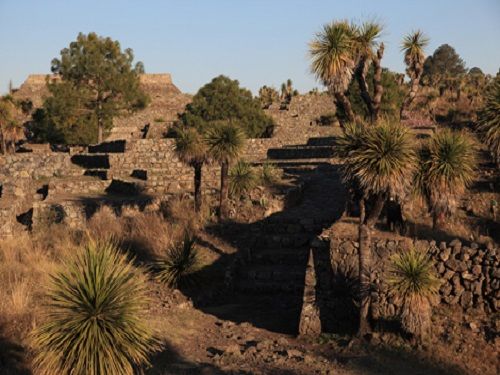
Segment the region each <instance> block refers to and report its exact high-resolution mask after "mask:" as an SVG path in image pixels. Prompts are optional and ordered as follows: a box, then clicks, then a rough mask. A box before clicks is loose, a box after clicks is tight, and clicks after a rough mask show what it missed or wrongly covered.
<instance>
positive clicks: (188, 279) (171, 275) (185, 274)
mask: <svg viewBox="0 0 500 375" xmlns="http://www.w3.org/2000/svg"><path fill="white" fill-rule="evenodd" d="M199 266H200V261H199V257H198V250H197V248H196V239H195V237H194V236H193V235H191V234H190V233H189V232H188V231H186V233H185V234H184V239H183V240H182V241H181V242H179V243H176V244H175V245H174V246H172V247H171V248H170V249H169V250H168V252H167V254H166V256H165V258H164V259H161V260H158V261H157V262H156V264H155V268H156V270H157V274H156V278H157V279H158V280H159V281H161V282H162V283H165V284H166V285H168V286H169V287H171V288H177V287H178V286H180V285H192V284H193V283H194V282H195V277H194V274H195V273H196V271H198V270H199Z"/></svg>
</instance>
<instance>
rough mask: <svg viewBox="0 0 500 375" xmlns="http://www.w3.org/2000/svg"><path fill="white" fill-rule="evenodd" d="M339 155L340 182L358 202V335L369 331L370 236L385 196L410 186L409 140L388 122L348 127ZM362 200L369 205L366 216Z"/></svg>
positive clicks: (411, 155)
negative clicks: (341, 175)
mask: <svg viewBox="0 0 500 375" xmlns="http://www.w3.org/2000/svg"><path fill="white" fill-rule="evenodd" d="M338 147H339V153H340V155H341V156H342V157H343V158H344V165H343V169H342V174H343V179H344V182H345V183H346V184H347V185H349V186H350V187H351V190H354V191H355V195H356V197H357V198H358V199H359V206H360V221H359V281H360V325H359V334H360V335H364V334H365V333H367V332H368V330H369V324H368V312H369V308H370V274H369V272H370V267H371V266H370V265H371V254H370V246H371V233H370V231H371V230H372V229H373V227H374V225H375V223H376V221H377V219H378V217H379V216H380V213H381V211H382V208H383V206H384V202H385V200H386V199H387V197H388V196H389V195H391V196H398V195H401V194H403V193H404V192H405V191H406V190H407V189H408V188H409V185H410V184H411V179H409V178H408V176H411V174H412V173H413V171H414V168H415V160H416V158H415V152H414V148H413V140H412V139H411V137H410V133H409V132H408V130H407V129H405V128H404V127H402V126H400V125H399V124H392V123H390V122H388V121H384V122H381V123H380V124H378V125H376V126H374V127H366V126H365V125H349V126H347V127H346V129H345V131H344V135H343V136H341V137H340V139H339V143H338ZM366 200H370V201H371V203H372V204H371V205H370V206H371V209H370V210H369V211H368V212H367V210H366V204H365V203H366Z"/></svg>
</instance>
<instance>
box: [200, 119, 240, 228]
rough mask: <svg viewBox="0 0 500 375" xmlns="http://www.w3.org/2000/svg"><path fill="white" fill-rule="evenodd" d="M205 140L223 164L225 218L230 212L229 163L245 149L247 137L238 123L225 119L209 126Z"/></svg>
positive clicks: (222, 211) (222, 215)
mask: <svg viewBox="0 0 500 375" xmlns="http://www.w3.org/2000/svg"><path fill="white" fill-rule="evenodd" d="M205 141H206V143H207V146H208V153H209V155H210V156H211V157H212V158H213V159H214V160H217V161H218V162H219V163H220V166H221V181H220V199H219V218H220V219H224V218H226V217H227V214H228V212H227V211H228V209H227V200H228V193H229V186H228V175H229V164H230V163H231V161H232V160H234V159H236V158H237V157H238V156H239V154H240V153H241V151H242V150H243V146H244V143H245V137H244V134H243V132H242V131H241V129H240V128H239V127H238V126H237V125H236V124H234V123H231V122H225V121H224V122H220V121H215V122H213V123H212V124H211V126H210V127H209V128H208V130H207V134H206V138H205Z"/></svg>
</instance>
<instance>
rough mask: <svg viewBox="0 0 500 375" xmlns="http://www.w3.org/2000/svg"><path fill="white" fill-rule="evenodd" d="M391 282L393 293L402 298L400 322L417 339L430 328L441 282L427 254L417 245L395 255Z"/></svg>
mask: <svg viewBox="0 0 500 375" xmlns="http://www.w3.org/2000/svg"><path fill="white" fill-rule="evenodd" d="M388 283H389V286H390V290H391V293H393V294H394V295H396V296H397V297H399V298H401V299H402V302H403V305H402V310H401V324H402V326H403V328H404V329H405V330H406V331H407V332H408V333H411V334H412V335H414V336H415V337H416V338H417V339H423V338H425V336H427V335H428V333H429V332H430V328H431V303H430V298H432V297H433V296H434V295H435V294H436V293H437V291H438V288H439V281H438V279H437V277H436V275H435V272H434V266H433V264H432V262H431V260H430V259H429V257H428V255H427V254H425V253H424V252H422V251H418V250H416V249H415V248H411V249H410V250H408V251H405V252H400V253H397V254H395V255H393V256H392V258H391V265H390V269H389V277H388Z"/></svg>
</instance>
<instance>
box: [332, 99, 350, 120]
mask: <svg viewBox="0 0 500 375" xmlns="http://www.w3.org/2000/svg"><path fill="white" fill-rule="evenodd" d="M334 95H335V101H336V104H337V105H338V104H340V106H341V107H342V109H343V110H344V113H345V115H346V117H347V120H348V121H349V122H354V120H355V117H354V112H353V110H352V106H351V102H350V101H349V98H348V97H347V96H346V95H345V93H343V92H336V93H335V94H334Z"/></svg>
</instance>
